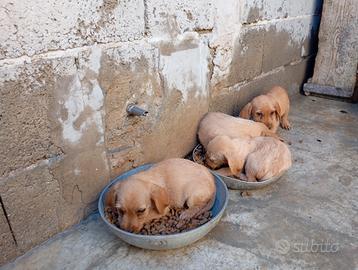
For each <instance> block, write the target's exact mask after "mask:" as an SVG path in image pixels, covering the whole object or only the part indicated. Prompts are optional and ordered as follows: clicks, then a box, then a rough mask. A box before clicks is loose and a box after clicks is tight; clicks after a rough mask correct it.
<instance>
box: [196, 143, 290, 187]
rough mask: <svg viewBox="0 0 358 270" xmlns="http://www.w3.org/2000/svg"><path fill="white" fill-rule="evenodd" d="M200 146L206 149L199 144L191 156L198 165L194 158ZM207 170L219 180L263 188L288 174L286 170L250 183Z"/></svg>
mask: <svg viewBox="0 0 358 270" xmlns="http://www.w3.org/2000/svg"><path fill="white" fill-rule="evenodd" d="M199 146H201V147H203V148H204V146H203V145H202V144H201V143H198V144H197V145H196V146H195V148H194V149H193V152H192V154H191V155H192V156H191V158H192V159H193V161H194V162H195V163H197V164H199V163H198V162H197V161H196V159H195V158H194V157H195V151H197V150H198V148H199ZM203 166H205V165H203ZM205 167H206V166H205ZM206 168H207V169H208V170H209V171H210V172H211V173H212V174H214V175H217V176H219V178H228V179H230V180H232V181H236V182H238V183H240V184H243V185H250V186H257V187H261V186H263V185H265V184H266V183H268V184H269V183H272V182H276V180H278V179H280V178H281V176H283V175H284V174H285V173H286V172H287V170H284V171H282V172H280V173H279V174H278V175H275V176H272V177H271V178H267V179H263V180H261V181H258V182H248V181H244V180H240V179H237V178H234V177H230V176H225V175H221V174H220V173H217V172H215V171H214V170H212V169H210V168H208V167H206Z"/></svg>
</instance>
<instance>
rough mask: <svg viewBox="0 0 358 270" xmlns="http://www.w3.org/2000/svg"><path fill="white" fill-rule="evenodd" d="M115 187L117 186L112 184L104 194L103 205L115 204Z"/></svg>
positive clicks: (111, 206)
mask: <svg viewBox="0 0 358 270" xmlns="http://www.w3.org/2000/svg"><path fill="white" fill-rule="evenodd" d="M117 188H118V186H113V187H112V188H111V189H110V190H109V191H108V192H107V194H106V198H105V207H110V208H113V207H115V206H116V202H117Z"/></svg>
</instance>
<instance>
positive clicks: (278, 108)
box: [274, 101, 281, 119]
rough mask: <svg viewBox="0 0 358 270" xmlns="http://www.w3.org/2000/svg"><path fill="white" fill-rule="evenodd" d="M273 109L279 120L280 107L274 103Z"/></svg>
mask: <svg viewBox="0 0 358 270" xmlns="http://www.w3.org/2000/svg"><path fill="white" fill-rule="evenodd" d="M274 107H275V111H276V115H277V118H278V119H280V118H281V117H280V116H281V107H280V104H279V103H278V102H277V101H275V105H274Z"/></svg>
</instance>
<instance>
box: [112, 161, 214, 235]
mask: <svg viewBox="0 0 358 270" xmlns="http://www.w3.org/2000/svg"><path fill="white" fill-rule="evenodd" d="M215 192H216V187H215V182H214V176H213V175H212V174H211V173H210V172H209V170H207V169H206V168H205V167H204V166H202V165H199V164H196V163H194V162H191V161H189V160H185V159H179V158H177V159H168V160H164V161H162V162H159V163H157V164H156V165H154V166H153V167H151V168H150V169H148V170H146V171H143V172H139V173H137V174H134V175H132V176H130V177H128V178H127V179H126V180H124V181H121V182H119V183H117V184H115V185H114V186H113V187H112V188H111V190H110V191H109V192H108V194H107V196H106V199H105V205H106V207H111V208H113V207H114V208H116V209H118V210H119V212H120V227H121V228H122V229H124V230H126V231H130V232H136V233H138V232H139V231H140V230H141V229H142V227H143V225H144V224H145V223H147V222H149V221H151V220H153V219H157V218H160V217H163V216H165V215H166V214H167V213H168V211H169V208H184V207H185V206H186V208H187V209H185V210H184V211H182V213H181V215H180V218H181V219H183V220H185V219H190V218H191V217H193V216H195V215H199V214H200V213H202V212H205V211H207V210H209V209H211V207H212V205H213V203H214V199H215Z"/></svg>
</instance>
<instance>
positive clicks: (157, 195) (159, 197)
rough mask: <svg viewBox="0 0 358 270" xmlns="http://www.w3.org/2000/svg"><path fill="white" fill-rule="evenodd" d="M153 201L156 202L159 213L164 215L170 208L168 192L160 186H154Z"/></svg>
mask: <svg viewBox="0 0 358 270" xmlns="http://www.w3.org/2000/svg"><path fill="white" fill-rule="evenodd" d="M151 199H152V201H153V202H154V205H155V207H156V208H157V211H158V213H159V214H164V212H165V209H166V208H167V207H168V206H169V195H168V192H167V191H166V190H165V189H164V188H162V187H160V186H157V185H153V187H152V191H151Z"/></svg>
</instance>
